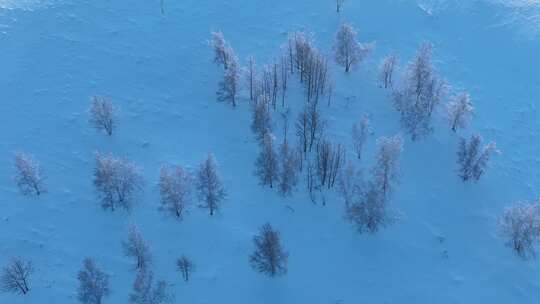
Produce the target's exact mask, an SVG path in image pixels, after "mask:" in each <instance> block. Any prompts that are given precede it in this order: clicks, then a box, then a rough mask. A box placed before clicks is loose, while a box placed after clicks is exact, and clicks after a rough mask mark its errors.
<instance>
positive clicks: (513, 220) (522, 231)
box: [499, 201, 540, 259]
mask: <svg viewBox="0 0 540 304" xmlns="http://www.w3.org/2000/svg"><path fill="white" fill-rule="evenodd" d="M539 208H540V206H539V202H538V201H536V202H534V203H524V202H517V203H515V204H514V205H513V206H512V207H509V208H506V210H505V211H504V213H503V215H502V216H501V217H500V218H499V229H500V234H501V236H502V237H504V238H505V239H506V245H507V246H508V247H511V248H512V249H514V250H515V251H516V253H517V254H518V256H520V257H521V258H523V259H528V258H535V257H536V248H535V245H536V244H537V243H538V241H539V240H540V209H539Z"/></svg>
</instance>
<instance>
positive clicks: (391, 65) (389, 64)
mask: <svg viewBox="0 0 540 304" xmlns="http://www.w3.org/2000/svg"><path fill="white" fill-rule="evenodd" d="M397 62H398V57H397V55H396V54H390V55H388V56H386V57H384V59H383V60H382V62H381V65H380V66H379V78H380V81H381V83H382V86H383V87H384V88H385V89H387V88H389V87H392V86H393V84H394V73H395V70H396V66H397Z"/></svg>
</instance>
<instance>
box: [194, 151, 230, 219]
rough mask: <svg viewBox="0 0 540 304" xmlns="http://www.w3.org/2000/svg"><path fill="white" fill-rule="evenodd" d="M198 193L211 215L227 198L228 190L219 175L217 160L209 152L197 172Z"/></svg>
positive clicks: (203, 206)
mask: <svg viewBox="0 0 540 304" xmlns="http://www.w3.org/2000/svg"><path fill="white" fill-rule="evenodd" d="M196 186H197V194H198V196H199V200H200V201H201V203H202V205H201V207H202V208H206V209H208V210H209V211H210V215H214V213H215V212H216V211H217V210H218V209H219V207H220V204H221V202H222V201H223V200H224V199H225V196H226V192H225V189H224V188H223V184H222V183H221V179H220V177H219V175H218V168H217V164H216V160H215V159H214V156H213V155H212V154H209V155H208V157H207V158H206V160H205V161H204V162H203V163H202V164H201V165H200V167H199V171H198V172H197V181H196Z"/></svg>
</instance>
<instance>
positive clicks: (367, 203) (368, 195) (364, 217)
mask: <svg viewBox="0 0 540 304" xmlns="http://www.w3.org/2000/svg"><path fill="white" fill-rule="evenodd" d="M346 212H347V213H346V218H347V219H348V220H349V221H351V222H352V223H353V225H354V226H355V227H356V230H357V231H358V232H359V233H375V232H377V231H378V230H379V229H380V228H381V227H385V226H386V225H388V224H389V223H391V221H392V219H391V218H390V216H389V215H388V211H387V206H386V199H385V196H384V192H382V191H381V189H380V187H379V185H376V184H373V183H370V184H369V185H368V187H367V188H366V190H365V191H363V192H362V193H361V194H360V195H359V196H358V198H357V200H356V201H355V202H354V203H352V204H350V205H349V206H347V208H346Z"/></svg>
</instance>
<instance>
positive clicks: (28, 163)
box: [14, 152, 47, 196]
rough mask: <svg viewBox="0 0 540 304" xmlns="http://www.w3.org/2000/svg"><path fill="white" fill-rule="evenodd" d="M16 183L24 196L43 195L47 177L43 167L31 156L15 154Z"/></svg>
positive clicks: (21, 153) (20, 153)
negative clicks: (44, 174)
mask: <svg viewBox="0 0 540 304" xmlns="http://www.w3.org/2000/svg"><path fill="white" fill-rule="evenodd" d="M15 170H16V173H15V176H14V178H15V182H16V183H17V187H18V188H19V191H20V192H21V193H22V194H23V195H37V196H39V195H41V194H42V193H45V192H47V190H46V189H45V177H44V176H43V172H42V170H41V166H40V165H39V163H38V162H37V161H36V160H35V159H34V156H32V155H31V154H27V153H23V152H17V153H16V154H15Z"/></svg>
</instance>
